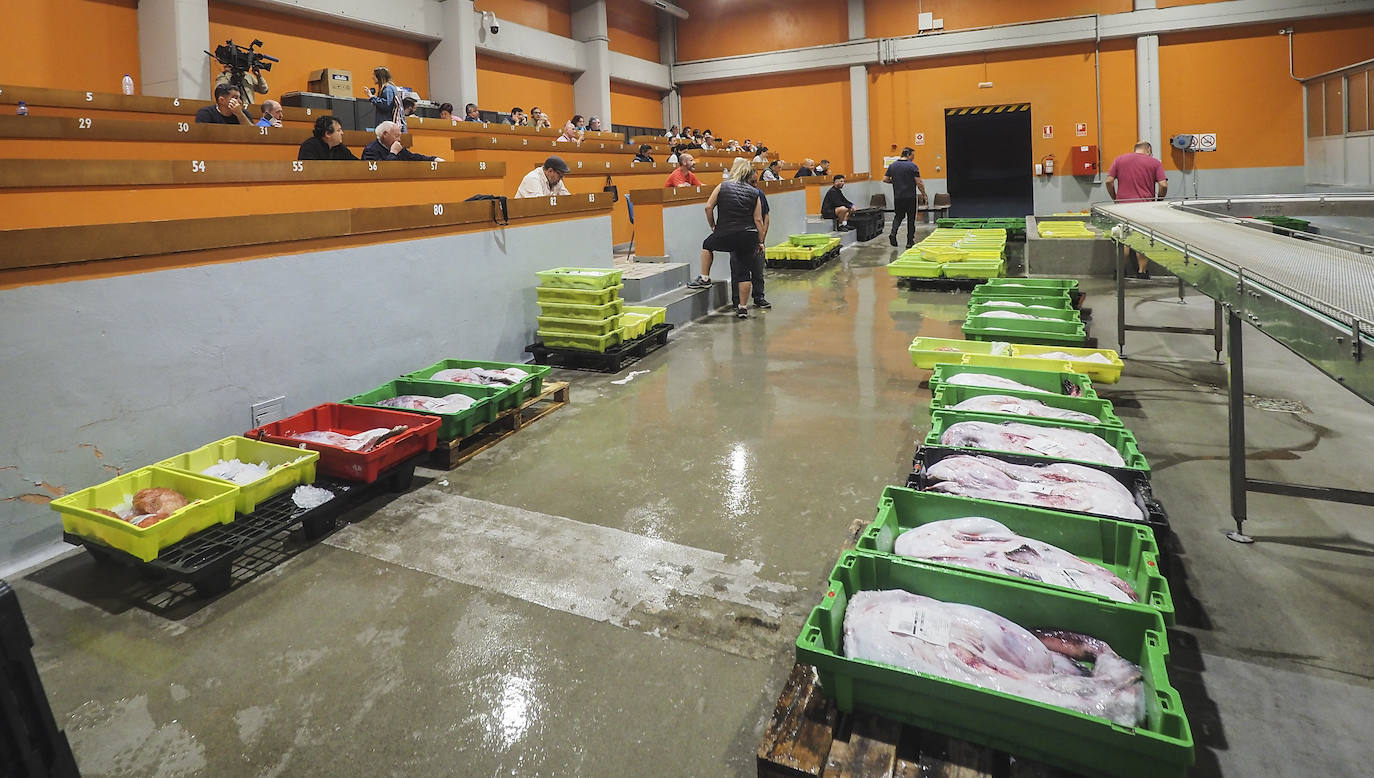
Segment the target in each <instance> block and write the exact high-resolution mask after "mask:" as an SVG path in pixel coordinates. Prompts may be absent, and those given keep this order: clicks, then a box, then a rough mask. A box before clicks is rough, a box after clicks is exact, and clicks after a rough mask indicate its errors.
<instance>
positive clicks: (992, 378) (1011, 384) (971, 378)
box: [944, 373, 1055, 394]
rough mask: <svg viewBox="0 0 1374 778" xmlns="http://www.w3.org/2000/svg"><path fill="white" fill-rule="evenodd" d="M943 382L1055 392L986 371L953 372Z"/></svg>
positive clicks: (1047, 392)
mask: <svg viewBox="0 0 1374 778" xmlns="http://www.w3.org/2000/svg"><path fill="white" fill-rule="evenodd" d="M944 382H945V383H947V384H953V385H955V386H980V387H983V388H985V389H1015V390H1016V391H1020V392H1036V393H1038V394H1055V392H1051V391H1047V390H1045V389H1040V388H1037V387H1034V386H1027V385H1026V384H1023V383H1021V382H1019V381H1013V380H1011V379H1010V378H1003V377H1002V376H1000V375H988V374H987V373H955V374H954V375H952V376H950V377H949V378H946V379H944Z"/></svg>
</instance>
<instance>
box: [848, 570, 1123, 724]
mask: <svg viewBox="0 0 1374 778" xmlns="http://www.w3.org/2000/svg"><path fill="white" fill-rule="evenodd" d="M844 653H845V655H846V656H849V657H854V658H856V659H866V660H869V661H873V662H882V663H884V664H889V665H895V666H897V667H903V668H906V669H908V670H914V671H916V672H918V673H926V674H928V675H934V676H938V677H940V678H948V679H950V680H953V681H959V682H961V683H967V684H972V685H974V686H979V687H982V688H984V689H992V690H995V691H999V692H1005V693H1007V694H1014V695H1016V696H1018V697H1024V698H1026V699H1029V700H1035V701H1038V702H1044V703H1048V704H1050V705H1058V706H1059V707H1062V708H1068V709H1069V710H1073V711H1078V712H1080V713H1086V714H1088V715H1091V716H1101V717H1102V718H1105V719H1107V720H1108V721H1112V722H1115V723H1117V724H1122V725H1125V726H1135V725H1136V724H1138V723H1139V722H1140V721H1141V719H1142V718H1144V715H1145V697H1144V683H1143V681H1142V679H1141V674H1140V667H1138V666H1137V665H1135V664H1132V663H1131V662H1128V661H1127V660H1125V659H1123V658H1121V656H1119V655H1118V654H1117V653H1116V652H1115V651H1113V650H1112V648H1111V646H1109V645H1107V643H1106V642H1104V641H1102V640H1099V639H1097V638H1095V637H1092V636H1090V635H1081V634H1078V633H1073V632H1064V631H1060V630H1037V631H1036V632H1031V631H1030V630H1028V629H1026V628H1025V627H1023V626H1021V625H1020V624H1017V623H1016V622H1014V621H1011V620H1009V619H1005V618H1002V617H1001V616H998V615H997V614H996V613H993V612H992V611H988V610H984V609H982V608H978V607H975V606H972V605H962V604H959V603H952V602H942V601H940V600H936V599H932V598H930V597H923V596H921V595H919V594H912V593H910V592H906V591H902V590H900V589H889V590H886V591H868V592H856V593H855V594H854V595H853V596H852V597H850V598H849V604H848V606H847V607H846V609H845V614H844ZM1089 662H1091V669H1089V668H1088V667H1087V663H1089Z"/></svg>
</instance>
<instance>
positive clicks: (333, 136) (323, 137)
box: [296, 116, 357, 159]
mask: <svg viewBox="0 0 1374 778" xmlns="http://www.w3.org/2000/svg"><path fill="white" fill-rule="evenodd" d="M296 159H357V157H355V156H353V152H351V151H349V150H348V147H347V146H345V145H343V125H342V124H339V120H338V119H335V118H334V117H333V116H321V117H320V118H318V119H316V120H315V134H314V136H313V137H310V138H307V139H306V141H305V142H304V143H302V144H301V149H300V151H298V152H296Z"/></svg>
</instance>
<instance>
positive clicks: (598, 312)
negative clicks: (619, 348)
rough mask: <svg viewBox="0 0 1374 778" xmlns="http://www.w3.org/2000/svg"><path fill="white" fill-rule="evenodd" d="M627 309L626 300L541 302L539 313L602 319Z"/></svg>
mask: <svg viewBox="0 0 1374 778" xmlns="http://www.w3.org/2000/svg"><path fill="white" fill-rule="evenodd" d="M624 310H625V301H624V300H611V301H610V302H608V303H602V304H601V305H576V304H573V303H539V313H540V315H541V316H553V317H556V318H559V319H586V320H592V321H601V320H603V319H607V318H610V317H612V316H619V315H620V314H621V312H623V311H624Z"/></svg>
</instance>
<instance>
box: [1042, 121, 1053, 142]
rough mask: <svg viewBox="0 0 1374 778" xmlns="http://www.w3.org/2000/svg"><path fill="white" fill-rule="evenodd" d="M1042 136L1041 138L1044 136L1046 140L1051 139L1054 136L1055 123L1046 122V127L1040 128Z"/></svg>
mask: <svg viewBox="0 0 1374 778" xmlns="http://www.w3.org/2000/svg"><path fill="white" fill-rule="evenodd" d="M1040 137H1041V138H1044V139H1045V140H1049V139H1050V138H1053V137H1054V125H1053V124H1046V125H1045V126H1044V127H1041V128H1040Z"/></svg>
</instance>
